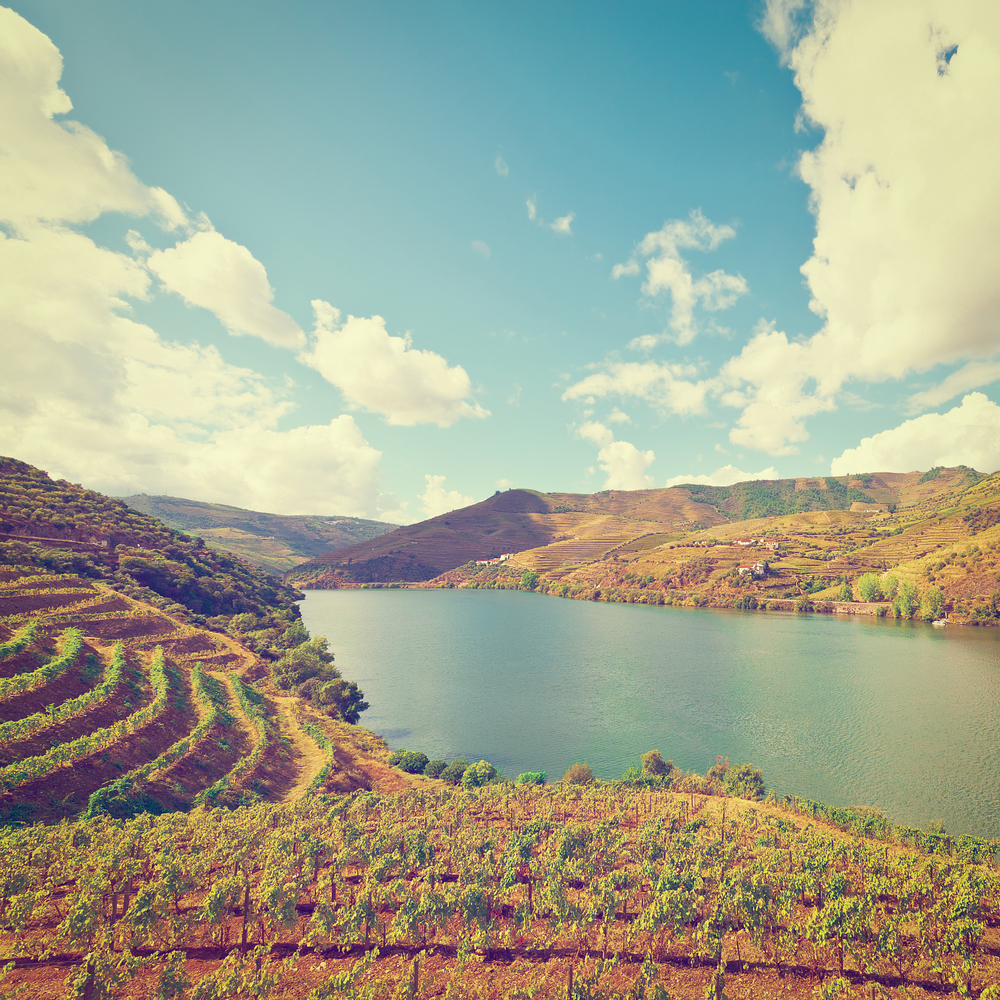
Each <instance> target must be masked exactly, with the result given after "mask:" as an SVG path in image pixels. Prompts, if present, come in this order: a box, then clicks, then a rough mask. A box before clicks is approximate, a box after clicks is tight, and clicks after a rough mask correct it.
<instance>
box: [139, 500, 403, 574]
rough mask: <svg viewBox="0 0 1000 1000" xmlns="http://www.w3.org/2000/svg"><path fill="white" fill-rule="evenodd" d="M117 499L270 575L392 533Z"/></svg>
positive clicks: (316, 519) (339, 522)
mask: <svg viewBox="0 0 1000 1000" xmlns="http://www.w3.org/2000/svg"><path fill="white" fill-rule="evenodd" d="M121 499H122V500H123V501H124V502H125V503H127V504H128V505H129V507H132V508H133V509H135V510H138V511H142V512H143V513H144V514H149V515H151V516H152V517H155V518H158V519H159V520H160V521H162V522H163V523H164V524H166V525H168V526H169V527H171V528H176V529H178V530H179V531H184V532H191V533H192V534H195V535H197V536H199V537H201V538H203V539H204V540H205V544H206V545H208V546H210V547H211V548H215V549H223V550H225V551H227V552H231V553H233V554H234V555H238V556H240V557H241V558H243V559H245V560H247V562H250V563H252V564H253V565H255V566H261V567H263V568H264V569H268V570H270V571H271V572H272V573H283V572H285V571H286V570H289V569H292V568H293V567H295V566H297V565H299V563H302V562H305V561H306V560H308V559H311V558H314V557H315V556H320V555H323V554H324V553H327V552H331V551H334V550H336V549H342V548H345V547H346V546H348V545H354V544H355V543H357V542H364V541H368V540H369V539H372V538H377V537H378V536H379V535H384V534H385V533H386V532H388V531H392V530H393V529H394V528H395V527H396V525H394V524H387V523H386V522H384V521H370V520H365V519H364V518H360V517H328V516H321V515H301V516H298V515H284V514H266V513H262V512H261V511H255V510H244V509H243V508H241V507H230V506H228V505H226V504H221V503H205V502H203V501H199V500H184V499H182V498H180V497H169V496H147V495H146V494H145V493H140V494H137V495H135V496H129V497H122V498H121Z"/></svg>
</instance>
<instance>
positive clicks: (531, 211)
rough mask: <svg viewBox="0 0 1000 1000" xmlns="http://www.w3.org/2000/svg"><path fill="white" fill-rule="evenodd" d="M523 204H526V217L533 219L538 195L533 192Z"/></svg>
mask: <svg viewBox="0 0 1000 1000" xmlns="http://www.w3.org/2000/svg"><path fill="white" fill-rule="evenodd" d="M525 204H526V205H527V206H528V218H529V219H533V218H534V217H535V216H536V215H537V214H538V196H537V195H534V194H533V195H532V196H531V197H530V198H529V199H528V200H527V201H526V202H525Z"/></svg>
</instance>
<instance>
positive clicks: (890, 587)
mask: <svg viewBox="0 0 1000 1000" xmlns="http://www.w3.org/2000/svg"><path fill="white" fill-rule="evenodd" d="M898 590H899V578H898V577H896V576H893V575H892V573H889V574H887V575H886V576H884V577H883V578H882V594H883V595H884V596H885V599H886V600H887V601H891V600H893V599H894V598H895V596H896V592H897V591H898Z"/></svg>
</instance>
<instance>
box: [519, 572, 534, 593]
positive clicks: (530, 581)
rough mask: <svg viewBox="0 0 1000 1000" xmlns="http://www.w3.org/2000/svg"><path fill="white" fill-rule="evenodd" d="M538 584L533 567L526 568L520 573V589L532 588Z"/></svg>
mask: <svg viewBox="0 0 1000 1000" xmlns="http://www.w3.org/2000/svg"><path fill="white" fill-rule="evenodd" d="M537 586H538V574H537V573H536V572H535V571H534V570H533V569H526V570H525V571H524V572H523V573H522V574H521V589H522V590H534V589H535V587H537Z"/></svg>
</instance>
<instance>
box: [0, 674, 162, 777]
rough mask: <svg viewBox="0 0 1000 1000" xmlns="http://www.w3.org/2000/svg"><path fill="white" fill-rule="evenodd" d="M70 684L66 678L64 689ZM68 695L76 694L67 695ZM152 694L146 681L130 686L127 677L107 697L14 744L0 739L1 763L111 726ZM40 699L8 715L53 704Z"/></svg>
mask: <svg viewBox="0 0 1000 1000" xmlns="http://www.w3.org/2000/svg"><path fill="white" fill-rule="evenodd" d="M71 687H72V684H71V683H70V682H69V681H67V682H66V690H67V691H69V690H70V689H71ZM86 689H87V686H86V685H84V686H83V690H86ZM37 693H40V692H37ZM79 693H81V694H82V693H83V692H82V691H80V692H79ZM67 697H75V696H74V695H67ZM151 698H152V692H151V690H150V689H149V687H148V685H147V686H144V687H142V688H136V689H134V690H133V689H132V688H131V687H130V686H129V683H128V682H127V681H126V682H123V683H121V684H119V685H118V686H117V687H116V688H115V689H114V691H112V692H111V694H110V695H108V697H107V698H104V699H102V700H101V701H99V702H97V703H96V704H94V705H90V706H89V707H88V708H86V709H84V710H83V711H82V712H79V713H78V714H76V715H71V716H70V717H69V718H67V719H65V720H63V721H60V722H55V723H53V724H51V725H47V726H42V727H41V728H40V729H36V730H35V732H33V733H31V734H30V735H29V736H26V737H25V738H24V739H22V740H18V741H17V742H16V743H14V744H2V743H0V766H4V765H7V764H10V763H12V762H13V761H15V760H24V759H25V758H27V757H35V756H37V755H38V754H42V753H46V752H47V751H48V749H49V747H51V746H52V745H53V744H54V743H70V742H72V741H73V740H75V739H77V738H79V737H80V736H86V735H87V733H92V732H94V730H96V729H105V728H107V727H108V726H113V725H114V724H115V723H116V722H118V721H120V720H121V719H124V718H125V717H126V716H129V715H131V714H132V713H133V712H135V711H138V710H139V709H140V708H142V707H143V706H144V705H146V704H148V703H149V701H150V700H151ZM63 700H65V699H63ZM39 702H40V703H39V704H38V706H37V707H35V708H33V709H32V710H31V711H25V712H23V714H21V715H18V716H11V718H25V716H28V715H32V714H34V712H39V711H43V710H45V709H46V708H47V707H48V705H50V704H53V702H52V701H49V702H46V701H44V699H40V700H39Z"/></svg>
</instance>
